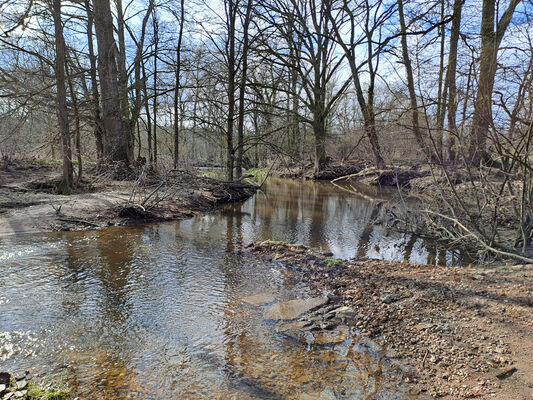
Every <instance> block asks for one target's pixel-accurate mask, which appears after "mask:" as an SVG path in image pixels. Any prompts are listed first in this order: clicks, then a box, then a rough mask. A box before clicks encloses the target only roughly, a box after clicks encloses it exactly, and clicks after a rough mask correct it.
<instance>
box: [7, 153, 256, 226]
mask: <svg viewBox="0 0 533 400" xmlns="http://www.w3.org/2000/svg"><path fill="white" fill-rule="evenodd" d="M58 179H59V168H58V166H54V165H43V164H38V163H24V164H19V165H17V164H11V165H9V166H4V167H3V168H2V169H0V236H2V235H9V234H15V233H32V232H46V231H60V230H82V229H97V228H103V227H107V226H112V225H128V224H133V223H141V222H152V221H168V220H174V219H181V218H187V217H191V216H193V215H195V214H198V213H203V212H207V211H210V210H212V209H213V208H215V207H216V206H217V205H219V204H223V203H230V202H235V201H242V200H244V199H247V198H248V197H250V196H252V195H253V194H254V193H255V191H256V190H257V188H256V187H255V186H253V185H251V184H248V183H245V182H236V183H228V182H224V181H220V180H217V179H212V178H208V177H200V176H196V175H195V174H193V173H191V172H188V171H172V172H171V173H167V174H165V176H155V175H153V174H144V175H142V176H140V178H139V176H137V177H134V178H132V179H131V180H129V181H114V180H110V179H107V178H106V177H105V174H99V175H96V174H95V175H91V174H86V175H85V177H84V179H83V181H82V183H81V184H80V185H79V186H78V188H77V189H76V191H75V193H74V194H72V195H69V196H64V195H58V194H55V185H56V183H57V182H58Z"/></svg>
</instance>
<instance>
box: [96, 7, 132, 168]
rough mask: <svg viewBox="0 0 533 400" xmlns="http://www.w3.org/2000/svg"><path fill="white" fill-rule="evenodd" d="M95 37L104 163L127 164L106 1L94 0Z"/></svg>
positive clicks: (112, 38)
mask: <svg viewBox="0 0 533 400" xmlns="http://www.w3.org/2000/svg"><path fill="white" fill-rule="evenodd" d="M93 4H94V22H95V27H96V39H97V42H98V73H99V76H100V89H101V95H102V99H101V102H102V120H103V127H104V140H103V158H104V163H105V164H110V163H120V164H123V165H122V166H120V167H121V168H123V167H129V165H130V161H131V160H130V159H129V148H128V136H127V135H126V134H125V133H124V132H122V121H121V115H122V113H121V109H120V95H119V85H118V71H117V60H116V54H117V48H116V44H115V38H114V35H113V33H114V32H113V17H112V15H111V7H110V2H109V1H108V0H93Z"/></svg>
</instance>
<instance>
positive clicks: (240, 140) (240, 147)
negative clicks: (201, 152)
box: [235, 0, 252, 179]
mask: <svg viewBox="0 0 533 400" xmlns="http://www.w3.org/2000/svg"><path fill="white" fill-rule="evenodd" d="M251 13H252V0H248V2H247V4H246V14H245V16H244V24H243V45H242V58H241V63H242V71H241V79H240V82H239V114H238V122H237V160H236V164H235V175H236V177H237V179H240V178H241V176H242V168H243V166H242V161H243V155H244V96H245V94H246V79H247V77H246V74H247V73H248V50H249V44H250V38H249V36H248V30H249V27H250V17H251Z"/></svg>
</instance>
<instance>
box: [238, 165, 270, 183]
mask: <svg viewBox="0 0 533 400" xmlns="http://www.w3.org/2000/svg"><path fill="white" fill-rule="evenodd" d="M267 174H268V170H267V169H266V168H250V169H247V170H246V172H245V173H244V175H252V177H251V178H248V179H250V180H251V181H254V182H261V181H263V180H264V179H265V177H266V176H267Z"/></svg>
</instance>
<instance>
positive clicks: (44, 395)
mask: <svg viewBox="0 0 533 400" xmlns="http://www.w3.org/2000/svg"><path fill="white" fill-rule="evenodd" d="M70 390H71V388H69V387H67V386H63V385H52V386H47V387H43V386H39V385H35V384H33V383H30V384H29V386H28V394H27V398H28V399H29V400H67V399H68V398H69V397H68V395H69V393H70Z"/></svg>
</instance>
